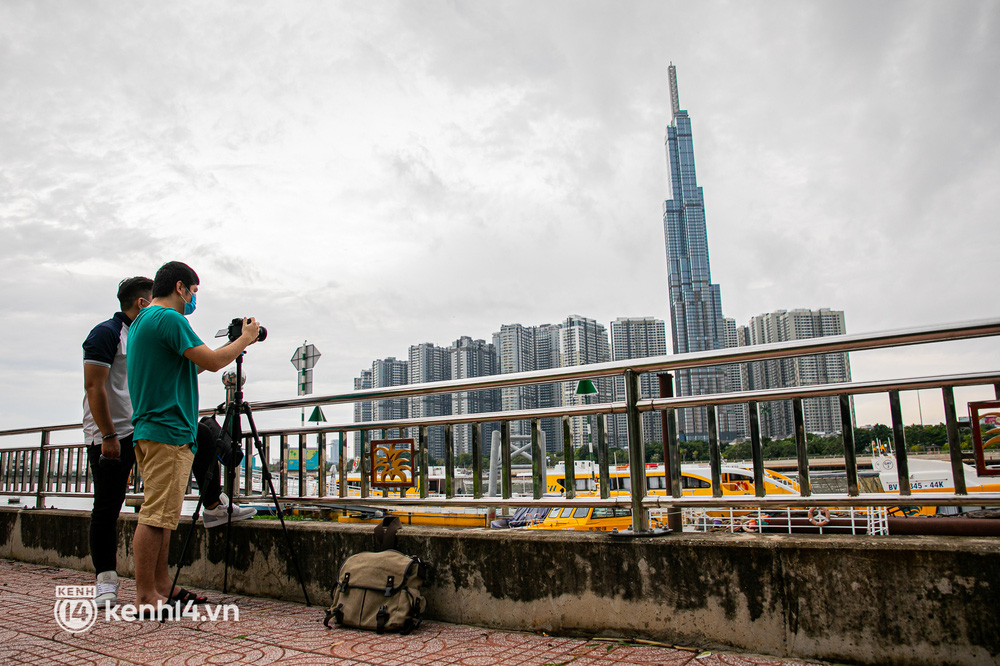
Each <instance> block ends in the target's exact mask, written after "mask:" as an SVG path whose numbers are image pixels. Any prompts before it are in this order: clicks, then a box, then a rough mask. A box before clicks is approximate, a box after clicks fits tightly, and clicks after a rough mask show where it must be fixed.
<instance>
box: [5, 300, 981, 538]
mask: <svg viewBox="0 0 1000 666" xmlns="http://www.w3.org/2000/svg"><path fill="white" fill-rule="evenodd" d="M995 335H1000V319H985V320H977V321H969V322H962V323H957V324H951V325H940V326H932V327H922V328H911V329H900V330H894V331H885V332H879V333H868V334H855V335H843V336H833V337H825V338H812V339H809V340H802V341H795V342H789V343H778V344H771V345H760V346H752V347H740V348H735V349H726V350H717V351H711V352H700V353H695V354H683V355H676V356H660V357H653V358H644V359H630V360H627V361H615V362H610V363H601V364H592V365H585V366H575V367H572V368H558V369H552V370H543V371H535V372H525V373H516V374H507V375H493V376H488V377H477V378H473V379H464V380H453V381H445V382H435V383H430V384H410V385H405V386H399V387H390V388H379V389H366V390H361V391H353V392H348V393H341V394H334V395H327V396H310V397H306V398H296V399H289V400H279V401H260V402H254V403H251V406H252V408H253V409H254V411H266V410H280V409H297V408H300V407H305V406H313V405H329V404H343V403H354V402H359V401H368V400H387V399H405V398H410V397H418V396H424V395H432V394H439V393H451V392H459V391H475V390H486V389H497V388H506V387H513V386H521V385H526V384H538V383H551V382H566V381H575V380H577V379H584V378H595V377H610V376H620V375H623V374H624V375H625V376H626V377H631V378H633V381H634V378H635V377H636V376H637V374H638V373H643V372H656V371H669V370H676V369H683V368H696V367H706V366H716V365H729V364H733V363H746V362H753V361H762V360H771V359H777V358H788V357H795V356H803V355H814V354H829V353H843V352H851V351H862V350H869V349H883V348H888V347H899V346H907V345H915V344H924V343H929V342H944V341H955V340H966V339H971V338H979V337H986V336H995ZM989 384H993V385H994V387H996V391H997V394H998V396H1000V371H994V372H979V373H968V374H954V375H941V376H934V377H915V378H906V379H896V380H880V381H869V382H856V383H855V382H844V383H838V384H826V385H816V386H802V387H794V388H788V389H768V390H761V391H746V392H742V393H726V394H714V395H702V396H682V397H675V398H646V399H641V400H640V399H639V398H638V394H637V392H636V391H632V392H627V394H626V395H627V399H626V401H624V402H621V401H616V402H607V403H601V404H587V405H573V406H565V407H554V408H543V409H531V410H520V411H506V412H492V413H477V414H459V415H450V416H441V417H432V418H413V419H411V418H407V419H398V420H386V421H369V422H362V423H357V422H350V423H336V424H324V425H317V426H311V427H302V428H282V429H272V430H263V431H261V435H262V436H263V437H264V438H265V441H267V440H269V439H271V438H273V437H278V438H279V439H280V445H279V451H280V452H281V454H280V456H281V457H280V460H279V463H278V464H279V468H280V469H279V474H280V476H281V487H282V488H285V487H286V481H287V474H288V469H287V468H288V465H287V451H288V450H289V448H290V446H289V440H288V438H289V437H294V436H296V435H297V436H298V448H299V451H300V452H302V451H304V449H305V447H306V440H305V437H306V436H307V435H311V434H316V435H317V436H318V437H319V438H320V442H324V441H325V436H326V433H340V435H341V439H340V447H341V453H342V454H343V447H344V441H343V433H346V432H350V431H361V432H362V439H365V435H364V433H366V432H370V431H373V430H385V429H397V428H418V429H419V432H420V440H421V445H422V450H421V457H422V458H423V460H424V462H423V464H422V465H420V474H421V478H422V480H423V481H424V488H425V489H426V481H427V478H426V473H427V472H426V430H427V428H428V427H432V426H445V427H446V432H447V433H448V436H447V441H448V446H447V447H446V470H447V478H448V480H449V481H451V480H452V479H453V478H454V460H453V457H454V454H453V451H452V449H451V437H450V433H451V428H452V427H453V426H455V425H459V424H467V423H484V422H501V424H506V423H509V422H511V421H524V420H531V421H532V423H533V424H537V422H538V420H539V419H543V418H551V417H563V418H564V419H565V418H567V417H573V416H585V415H591V414H622V413H624V414H625V415H626V417H627V419H628V421H629V432H630V434H631V436H632V437H633V438H635V437H636V433H637V432H638V431H637V430H636V426H637V421H638V418H639V415H640V414H641V413H642V412H649V411H663V412H664V413H665V415H666V417H667V418H668V419H673V418H675V417H674V413H675V411H676V410H677V409H681V408H689V407H703V408H708V409H709V410H710V414H714V411H713V410H714V409H715V408H716V407H717V406H720V405H730V404H747V405H749V406H750V408H751V411H752V414H754V415H755V410H756V404H757V403H758V402H767V401H773V400H792V402H793V408H794V410H797V412H796V414H797V416H801V414H800V412H801V408H802V407H801V401H802V400H803V399H808V398H813V397H822V396H839V397H840V401H841V410H842V417H846V418H847V421H846V422H850V420H849V417H850V411H849V410H850V406H849V402H848V398H849V396H854V395H860V394H872V393H885V392H888V393H889V397H890V402H891V403H892V401H893V399H895V401H896V402H895V403H893V404H894V409H893V428H894V431H895V432H898V433H900V434H901V433H902V422H901V417H900V416H899V414H898V393H899V392H900V391H907V390H917V389H926V388H940V389H942V391H943V392H944V398H945V405H946V418H947V420H948V422H949V429H948V432H949V441H950V443H952V444H954V445H955V446H952V447H951V459H952V468H953V471H954V472H956V477H955V478H956V493H954V494H947V495H939V494H935V495H933V496H932V495H929V494H918V495H910V494H909V493H910V491H909V487H908V483H906V482H904V479H903V478H902V477H903V476H904V474H903V472H904V471H905V469H906V452H905V449H903V450H902V451H900V450H899V448H898V447H897V452H896V455H897V460H898V461H899V463H900V467H899V469H900V471H901V474H900V477H901V479H900V482H901V494H900V495H898V496H882V495H879V496H866V495H864V494H862V493H860V492H859V490H858V487H857V469H856V462H855V460H854V457H855V454H854V448H853V433H848V432H846V431H845V461H846V463H847V471H848V487H849V494H848V495H847V496H825V495H810V493H809V492H808V487H809V484H808V478H809V471H808V456H807V455H806V447H805V435H804V432H802V433H797V437H796V440H797V441H796V443H797V447H798V449H799V463H800V468H803V467H804V470H803V469H800V472H801V471H804V474H805V483H804V485H803V489H802V496H798V495H796V496H789V495H771V496H766V497H765V496H764V491H763V483H762V482H759V483H758V484H757V486H758V487H759V488H760V490H759V491H758V495H759V496H757V497H747V496H726V497H722V496H721V490H719V491H718V492H719V495H717V496H713V497H705V496H695V497H692V496H684V495H683V494H682V492H681V489H680V484H679V479H680V476H679V475H680V471H679V466H680V463H679V458H677V457H676V456H677V447H678V442H677V441H676V438H675V437H672V436H670V435H669V434H668V433H669V432H670V429H669V428H668V429H667V431H665V436H666V437H667V440H668V441H667V442H666V445H667V446H666V448H667V449H668V451H667V454H668V461H667V465H668V466H670V464H671V463H672V464H673V466H674V468H675V469H674V471H673V475H674V477H676V478H672V479H671V481H672V486H670V494H669V495H666V496H663V495H651V494H650V495H647V494H646V493H645V492H643V489H644V487H645V485H644V482H645V476H644V474H645V470H644V468H643V466H642V465H641V464H638V465H632V467H633V469H632V470H631V472H630V473H631V476H632V477H633V478H632V479H631V481H632V487H633V488H636V489H638V490H639V491H640V493H639V494H637V495H636V496H635V497H631V498H628V497H618V498H611V497H608V496H607V494H606V488H605V489H604V490H603V491H602V497H601V498H577V499H574V498H572V497H566V498H550V497H546V498H545V499H544V500H540V499H539V498H540V497H541V490H540V488H541V486H543V485H544V478H543V477H544V461H543V462H541V463H539V460H538V459H539V458H540V457H541V456H542V455H543V454H542V452H541V449H540V447H538V445H537V442H534V441H533V446H532V453H533V458H534V462H533V481H534V488H535V492H534V497H533V498H515V497H512V496H511V495H510V493H509V489H506V488H505V492H504V497H502V498H484V497H482V493H481V490H480V489H479V486H478V484H476V485H475V487H476V489H477V490H476V491H475V493H474V495H473V496H472V497H471V498H468V497H464V498H463V497H458V496H456V495H455V494H454V493H451V492H450V491H449V492H448V494H447V497H446V498H428V497H419V498H417V497H407V498H391V497H375V496H369V495H368V493H367V490H368V489H367V487H366V484H363V486H362V497H346V496H341V497H337V498H332V497H326V496H322V495H324V493H325V490H324V489H325V483H324V482H323V481H325V476H324V477H323V479H322V481H321V483H320V491H319V493H320V495H321V496H319V497H305V496H304V495H303V494H302V493H303V488H302V487H301V485H300V490H299V492H300V496H299V497H294V498H290V497H283V498H282V499H283V500H300V501H301V500H307V501H309V502H310V503H317V504H344V505H354V504H384V505H386V506H395V505H423V506H455V505H461V506H472V507H485V506H524V505H532V504H539V503H541V504H545V505H548V506H607V505H621V506H630V507H631V508H632V510H633V521H634V527H635V529H636V531H638V532H643V531H646V530H647V529H648V515H647V511H648V510H649V509H651V508H657V507H661V508H664V507H665V508H671V507H673V508H677V507H683V506H705V507H731V506H741V507H745V506H754V507H758V508H766V507H769V506H778V505H780V506H788V505H789V504H793V505H795V506H873V505H877V506H907V505H912V504H915V503H927V502H930V501H932V500H933V502H934V503H935V504H941V505H951V506H964V505H969V504H975V505H982V506H1000V493H996V494H994V493H987V494H983V493H978V494H976V495H975V496H974V497H970V496H969V495H966V494H965V486H964V475H963V474H962V473H961V469H962V467H961V465H962V457H961V451H960V450H959V447H958V446H957V444H958V441H957V426H955V414H954V398H953V396H952V395H951V393H950V392H951V390H952V388H953V387H955V386H977V385H989ZM949 401H950V402H949ZM949 405H950V411H949ZM845 410H846V411H845ZM211 411H212V410H203V412H202V413H210V412H211ZM598 421H599V424H598V425H599V428H598V432H599V435H598V439H599V440H601V438H602V437H603V435H602V434H601V427H600V426H601V424H602V420H601V419H598ZM709 423H710V425H709V428H710V433H709V439H710V443H711V446H712V447H713V460H712V466H713V486H714V487H715V488H719V487H720V485H721V484H720V483H719V473H718V446H719V445H718V437H717V433H715V432H713V431H712V428H713V425H712V424H714V419H712V418H710V419H709ZM79 428H81V425H80V424H63V425H56V426H39V427H31V428H17V429H9V430H2V431H0V437H6V436H16V435H29V434H39V433H40V434H41V442H40V444H38V445H35V446H20V447H9V448H2V447H0V455H3V456H4V458H3V459H4V460H5V461H6V463H7V467H10V468H11V469H0V494H14V495H18V494H20V495H24V494H30V495H35V496H36V497H37V498H38V503H39V505H41V501H42V499H43V498H44V497H46V496H53V497H57V496H65V497H80V496H87V494H88V493H80V492H78V491H77V492H70V491H68V490H67V491H66V492H63V491H61V490H59V487H60V485H61V484H62V485H66V486H67V488H69V484H70V481H69V476H70V474H71V468H72V473H73V474H75V479H76V484H77V486H79V484H80V479H79V476H80V472H81V468H80V456H79V451H78V450H79V449H80V448H81V447H82V444H80V443H76V444H60V445H55V444H51V443H49V436H50V435H51V433H53V432H59V431H67V430H73V429H79ZM752 430H753V429H752ZM501 431H502V432H505V433H506V434H505V435H504V437H505V440H504V446H505V450H509V429H507V428H506V427H503V428H502V429H501ZM539 432H540V431H539V429H538V427H537V425H533V427H532V433H533V434H534V435H535V437H536V438H537V436H538V433H539ZM564 432H568V428H567V427H566V426H565V422H564ZM673 432H674V433H676V428H674V430H673ZM848 435H851V436H850V437H849V436H848ZM752 438H753V440H754V442H753V443H754V457H753V460H754V475H755V478H756V479H760V480H762V478H763V477H762V474H763V461H762V459H761V458H760V455H759V451H760V444H761V443H760V436H759V432H756V433H754V434H753V437H752ZM478 446H479V443H478V438H476V437H474V442H473V447H478ZM323 448H325V447H322V446H321V449H323ZM598 448H599V450H602V451H603V454H604V458H603V460H602V461H601V466H602V479H606V478H607V477H606V471H607V465H608V463H607V455H606V454H607V441H606V439H604V440H603V441H599V442H598ZM630 448H631V447H630ZM71 449H77V452H76V454H77V457H76V465H75V466H73V465H72V456H73V452H71ZM641 449H642V442H639V446H638V447H637V448H633V451H639V452H641ZM565 450H566V453H567V465H566V479H565V483H566V485H567V487H569V486H572V483H573V481H574V467H573V466H572V464H570V463H571V462H572V459H571V458H572V447H571V446H569V444H568V440H567V444H566V449H565ZM474 453H475V454H476V455H474V457H476V458H477V459H478V453H479V451H478V448H476V449H475V451H474ZM64 454H65V456H64ZM248 454H250V455H251V456H252V452H249V451H248ZM632 457H633V458H634V459H635V460H634V461H633V462H635V461H641V460H642V459H643V458H642V457H641V455H638V454H637V455H634V456H632ZM64 458H65V473H64V472H63V467H64V465H63V463H64ZM53 459H55V466H56V471H55V481H54V482H55V484H56V489H55V491H54V492H53V491H51V490H50V487H51V485H52V483H53V480H52V474H53V473H52V470H51V467H52V465H53ZM343 460H344V458H343V455H341V466H340V469H339V477H340V481H341V493H344V487H345V485H346V484H345V481H346V473H345V469H344V466H343ZM324 461H325V451H323V450H321V463H322V462H324ZM415 466H416V464H415ZM503 467H504V473H505V474H506V475H507V477H508V478H509V476H510V472H511V466H510V461H509V455H507V456H506V457H505V460H504V465H503ZM852 475H853V484H852V483H851V481H852ZM84 476H86V473H85V472H84ZM959 477H961V480H959ZM11 478H13V479H14V482H13V483H8V481H9V480H10V479H11ZM246 478H247V482H248V483H249V481H250V473H249V471H247V472H246ZM299 478H300V481H304V474H303V473H302V472H301V471H300V473H299ZM5 484H6V485H5ZM15 485H16V486H17V492H5V491H11V490H12V489H13V488H14V486H15ZM448 487H449V488H450V487H451V485H450V483H449V485H448ZM87 488H88V489H89V480H88V481H87ZM425 492H426V490H424V491H423V493H425ZM423 493H422V494H423ZM282 495H284V491H282ZM569 495H572V493H569ZM640 495H641V496H640ZM249 497H251V498H252V497H254V496H253V495H250V496H249Z"/></svg>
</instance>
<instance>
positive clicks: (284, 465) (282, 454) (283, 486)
mask: <svg viewBox="0 0 1000 666" xmlns="http://www.w3.org/2000/svg"><path fill="white" fill-rule="evenodd" d="M278 494H279V495H281V496H282V497H288V435H287V434H285V433H282V434H281V436H280V437H279V438H278Z"/></svg>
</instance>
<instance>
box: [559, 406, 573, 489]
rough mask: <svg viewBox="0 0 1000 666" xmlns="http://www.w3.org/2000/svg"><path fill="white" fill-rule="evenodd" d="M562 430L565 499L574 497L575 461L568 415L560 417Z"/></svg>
mask: <svg viewBox="0 0 1000 666" xmlns="http://www.w3.org/2000/svg"><path fill="white" fill-rule="evenodd" d="M562 431H563V485H564V486H565V488H566V499H573V498H574V497H576V461H575V456H574V455H573V431H572V429H571V428H570V425H569V417H568V416H565V415H563V417H562Z"/></svg>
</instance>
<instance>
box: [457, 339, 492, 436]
mask: <svg viewBox="0 0 1000 666" xmlns="http://www.w3.org/2000/svg"><path fill="white" fill-rule="evenodd" d="M448 351H449V354H450V355H451V378H452V379H469V378H471V377H484V376H487V375H495V374H497V354H496V350H495V348H494V346H493V344H492V343H487V342H486V341H485V340H473V339H472V338H470V337H469V336H467V335H464V336H462V337H461V338H459V339H458V340H455V342H453V343H452V345H451V347H450V348H449V349H448ZM493 411H500V391H498V390H496V389H487V390H484V391H459V392H457V393H452V394H451V413H452V414H482V413H485V412H493ZM496 427H497V426H496V424H495V423H484V424H482V430H481V431H480V433H481V435H482V437H483V439H482V440H481V441H482V442H483V449H482V450H483V451H484V452H488V451H489V448H488V447H489V438H490V436H491V435H492V433H493V431H494V430H495V429H496ZM472 428H473V424H463V425H457V426H455V453H471V451H472V441H471V437H472V435H471V431H472Z"/></svg>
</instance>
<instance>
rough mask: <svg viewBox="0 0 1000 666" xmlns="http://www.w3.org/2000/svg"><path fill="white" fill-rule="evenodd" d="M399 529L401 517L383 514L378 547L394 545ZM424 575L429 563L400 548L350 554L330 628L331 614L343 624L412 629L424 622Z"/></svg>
mask: <svg viewBox="0 0 1000 666" xmlns="http://www.w3.org/2000/svg"><path fill="white" fill-rule="evenodd" d="M390 521H395V524H393V523H392V522H390ZM379 528H381V530H380V529H379ZM398 529H399V519H398V518H395V519H387V520H384V521H383V523H382V524H381V525H379V526H378V527H377V528H376V537H375V538H376V543H377V544H378V542H379V541H380V540H381V544H380V545H377V546H376V547H382V548H386V546H388V545H390V544H391V545H394V544H395V533H396V531H397V530H398ZM386 535H387V536H386ZM425 576H426V566H425V564H424V562H422V561H421V560H420V558H419V557H411V556H409V555H404V554H403V553H401V552H399V551H397V550H393V549H384V550H381V551H378V552H364V553H357V554H355V555H352V556H350V557H349V558H347V560H346V561H345V562H344V564H343V566H341V567H340V574H339V576H338V578H337V586H336V587H335V588H334V590H333V603H332V604H331V605H330V608H329V610H327V612H326V619H325V620H324V621H323V624H325V625H326V626H327V628H330V620H331V619H332V620H334V621H335V622H336V623H337V624H338V625H339V626H344V627H354V628H357V629H369V630H375V631H376V632H378V633H380V634H381V633H383V632H385V631H399V632H400V633H402V634H408V633H410V632H411V631H412V630H414V629H416V628H417V627H418V626H420V619H421V617H422V615H423V612H424V611H425V610H426V608H427V600H426V599H424V597H423V596H422V595H421V594H420V586H421V585H422V584H423V581H424V578H425Z"/></svg>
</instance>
